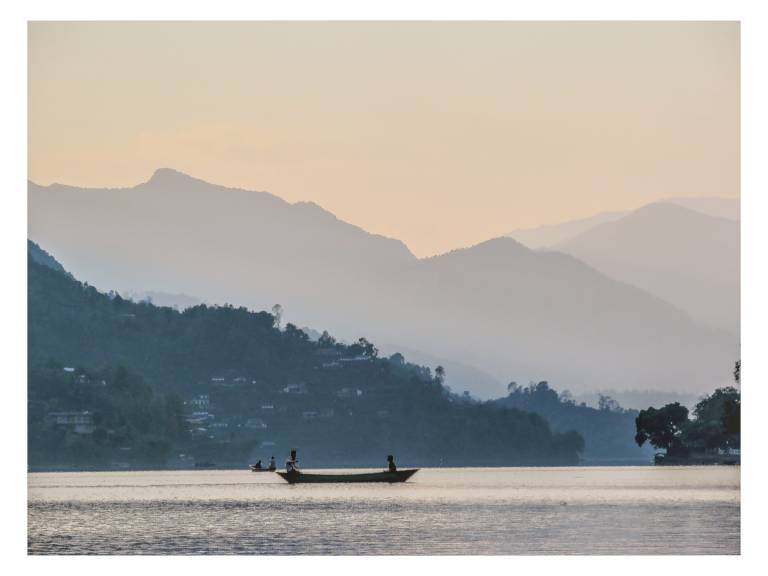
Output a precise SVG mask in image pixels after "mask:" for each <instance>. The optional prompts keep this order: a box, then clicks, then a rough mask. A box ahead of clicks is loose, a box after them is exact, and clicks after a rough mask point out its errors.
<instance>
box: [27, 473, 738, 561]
mask: <svg viewBox="0 0 768 576" xmlns="http://www.w3.org/2000/svg"><path fill="white" fill-rule="evenodd" d="M739 474H740V469H739V467H717V466H715V467H680V468H676V467H605V468H598V467H594V468H592V467H583V468H580V467H573V468H454V469H444V468H441V469H424V470H421V471H420V472H418V473H417V474H416V475H415V476H414V477H413V478H412V479H411V480H410V481H409V482H407V483H405V484H393V485H387V484H384V485H382V484H358V485H355V484H326V485H322V484H315V485H296V486H290V485H288V484H286V483H285V482H284V481H283V480H282V479H280V477H278V476H277V475H276V474H271V473H260V474H254V473H251V472H249V471H247V470H245V471H232V470H221V471H213V470H211V471H207V470H206V471H202V470H201V471H159V472H76V473H32V474H29V480H28V486H29V494H28V496H29V503H28V551H29V553H30V554H270V555H276V554H406V555H410V554H738V553H739V546H740V530H739V527H740V491H739V486H740V479H739Z"/></svg>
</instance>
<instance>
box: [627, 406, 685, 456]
mask: <svg viewBox="0 0 768 576" xmlns="http://www.w3.org/2000/svg"><path fill="white" fill-rule="evenodd" d="M686 422H688V408H686V407H685V406H682V405H681V404H680V403H679V402H675V403H674V404H667V405H666V406H664V407H663V408H648V409H646V410H641V411H640V414H638V416H637V418H635V428H636V431H637V432H636V434H635V442H637V445H638V446H642V445H643V444H645V442H646V441H648V442H650V444H651V445H652V446H653V447H655V448H657V449H658V448H663V449H665V450H667V451H669V449H670V448H671V447H674V446H675V445H676V444H678V443H679V438H680V434H681V432H682V428H683V426H684V425H685V423H686Z"/></svg>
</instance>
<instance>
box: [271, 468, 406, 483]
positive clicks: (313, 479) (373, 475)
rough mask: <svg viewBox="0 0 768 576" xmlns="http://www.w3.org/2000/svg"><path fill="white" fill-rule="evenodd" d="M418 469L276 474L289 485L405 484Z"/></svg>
mask: <svg viewBox="0 0 768 576" xmlns="http://www.w3.org/2000/svg"><path fill="white" fill-rule="evenodd" d="M418 471H419V469H418V468H412V469H410V470H397V471H395V472H390V471H389V470H384V471H383V472H364V473H362V474H307V473H306V472H278V474H279V475H280V477H281V478H282V479H283V480H285V481H286V482H288V483H289V484H333V483H362V482H388V483H390V484H392V483H394V482H405V481H406V480H408V478H410V477H411V476H413V475H414V474H416V472H418Z"/></svg>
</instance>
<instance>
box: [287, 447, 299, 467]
mask: <svg viewBox="0 0 768 576" xmlns="http://www.w3.org/2000/svg"><path fill="white" fill-rule="evenodd" d="M285 471H286V472H299V459H298V458H296V450H291V457H290V458H288V460H286V461H285Z"/></svg>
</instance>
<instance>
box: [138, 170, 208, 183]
mask: <svg viewBox="0 0 768 576" xmlns="http://www.w3.org/2000/svg"><path fill="white" fill-rule="evenodd" d="M184 182H202V183H205V184H209V183H208V182H206V181H205V180H201V179H200V178H195V177H194V176H190V175H189V174H185V173H184V172H180V171H178V170H174V169H173V168H158V169H157V170H155V172H154V173H153V174H152V177H151V178H150V179H149V180H147V184H171V183H184Z"/></svg>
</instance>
